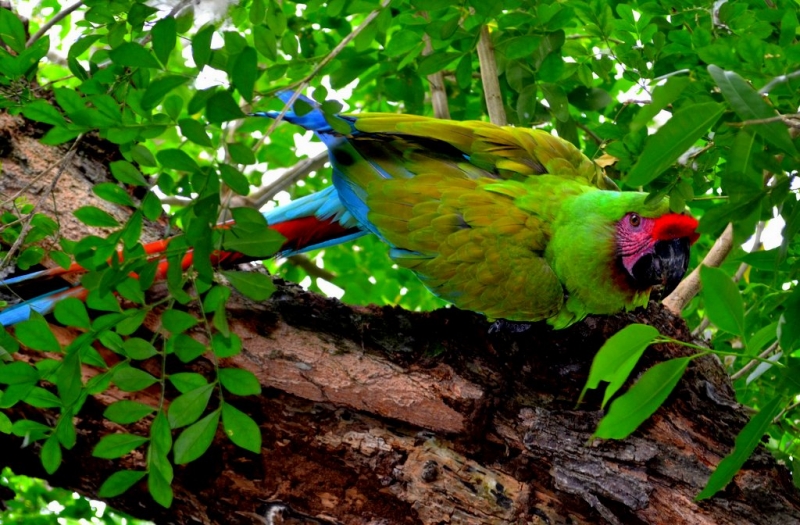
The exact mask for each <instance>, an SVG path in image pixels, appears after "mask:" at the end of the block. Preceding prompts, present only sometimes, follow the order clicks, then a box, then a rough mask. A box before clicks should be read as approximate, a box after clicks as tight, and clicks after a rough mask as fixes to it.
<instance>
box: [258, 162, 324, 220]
mask: <svg viewBox="0 0 800 525" xmlns="http://www.w3.org/2000/svg"><path fill="white" fill-rule="evenodd" d="M327 162H328V152H327V151H323V152H322V153H318V154H317V155H316V156H314V157H311V158H308V159H303V160H301V161H300V162H298V163H297V164H295V165H294V166H293V167H292V168H290V169H289V170H287V171H286V173H284V174H283V175H281V176H280V177H279V178H278V179H277V180H275V181H274V182H272V183H270V184H267V185H266V186H262V187H261V188H259V189H257V190H256V191H254V192H253V193H251V194H250V195H248V196H247V199H248V200H249V201H250V202H251V203H252V206H253V207H254V208H256V209H258V208H260V207H262V206H263V205H264V204H266V203H267V202H269V201H270V200H271V199H272V198H273V197H274V196H275V194H276V193H278V192H280V191H283V190H285V189H286V188H288V187H289V186H291V185H292V184H294V183H295V182H297V181H299V180H300V179H304V178H305V177H307V176H308V174H309V173H311V172H312V171H318V170H321V169H322V168H323V167H324V166H325V164H326V163H327Z"/></svg>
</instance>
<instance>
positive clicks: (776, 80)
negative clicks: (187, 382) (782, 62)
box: [758, 71, 800, 95]
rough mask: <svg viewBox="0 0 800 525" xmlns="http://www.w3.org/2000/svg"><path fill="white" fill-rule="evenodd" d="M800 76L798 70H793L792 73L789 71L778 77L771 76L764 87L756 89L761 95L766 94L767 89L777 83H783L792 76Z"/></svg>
mask: <svg viewBox="0 0 800 525" xmlns="http://www.w3.org/2000/svg"><path fill="white" fill-rule="evenodd" d="M797 77H800V71H795V72H794V73H789V74H788V75H781V76H779V77H775V78H773V79H772V80H771V81H769V82H768V83H767V84H766V85H765V86H764V87H762V88H761V89H759V90H758V92H759V93H760V94H762V95H766V94H767V93H769V91H770V90H771V89H772V88H774V87H775V86H777V85H778V84H783V83H784V82H788V81H790V80H791V79H793V78H797Z"/></svg>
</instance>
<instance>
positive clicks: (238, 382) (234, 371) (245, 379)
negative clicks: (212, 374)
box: [219, 368, 261, 417]
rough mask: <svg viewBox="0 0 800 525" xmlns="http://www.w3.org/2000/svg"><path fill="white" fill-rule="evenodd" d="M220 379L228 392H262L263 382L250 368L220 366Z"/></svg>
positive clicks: (246, 394) (242, 393)
mask: <svg viewBox="0 0 800 525" xmlns="http://www.w3.org/2000/svg"><path fill="white" fill-rule="evenodd" d="M219 380H220V382H221V383H222V386H224V387H225V389H226V390H227V391H228V392H230V393H231V394H236V395H237V396H255V395H258V394H260V393H261V383H259V382H258V378H256V376H255V374H253V372H251V371H249V370H242V369H241V368H220V369H219ZM223 417H224V416H223Z"/></svg>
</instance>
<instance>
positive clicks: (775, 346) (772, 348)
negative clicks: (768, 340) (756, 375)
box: [731, 341, 778, 381]
mask: <svg viewBox="0 0 800 525" xmlns="http://www.w3.org/2000/svg"><path fill="white" fill-rule="evenodd" d="M777 349H778V342H777V341H775V342H774V343H772V344H771V345H769V348H767V349H766V350H764V351H763V352H761V353H760V354H758V359H753V360H752V361H750V362H749V363H747V364H746V365H744V366H743V367H742V368H741V369H740V370H739V371H737V372H736V373H735V374H731V381H736V380H737V379H739V378H740V377H742V376H743V375H745V374H746V373H748V372H749V371H750V370H752V369H753V368H754V367H755V366H756V365H758V364H759V363H760V362H761V361H762V360H764V359H767V358H768V357H769V356H770V355H772V354H773V353H774V352H775V351H776V350H777Z"/></svg>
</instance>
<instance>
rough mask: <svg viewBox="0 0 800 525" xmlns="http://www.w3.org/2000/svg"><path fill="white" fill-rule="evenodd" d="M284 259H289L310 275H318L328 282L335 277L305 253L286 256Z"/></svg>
mask: <svg viewBox="0 0 800 525" xmlns="http://www.w3.org/2000/svg"><path fill="white" fill-rule="evenodd" d="M286 260H287V261H290V262H291V263H292V264H294V265H295V266H297V267H298V268H302V269H303V270H305V272H306V273H307V274H308V275H309V276H311V277H319V278H321V279H325V280H326V281H328V282H333V280H334V279H336V274H335V273H332V272H329V271H328V270H326V269H324V268H320V267H319V266H317V265H316V264H314V262H313V261H312V260H311V259H309V258H308V257H306V256H305V255H292V256H291V257H287V258H286Z"/></svg>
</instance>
